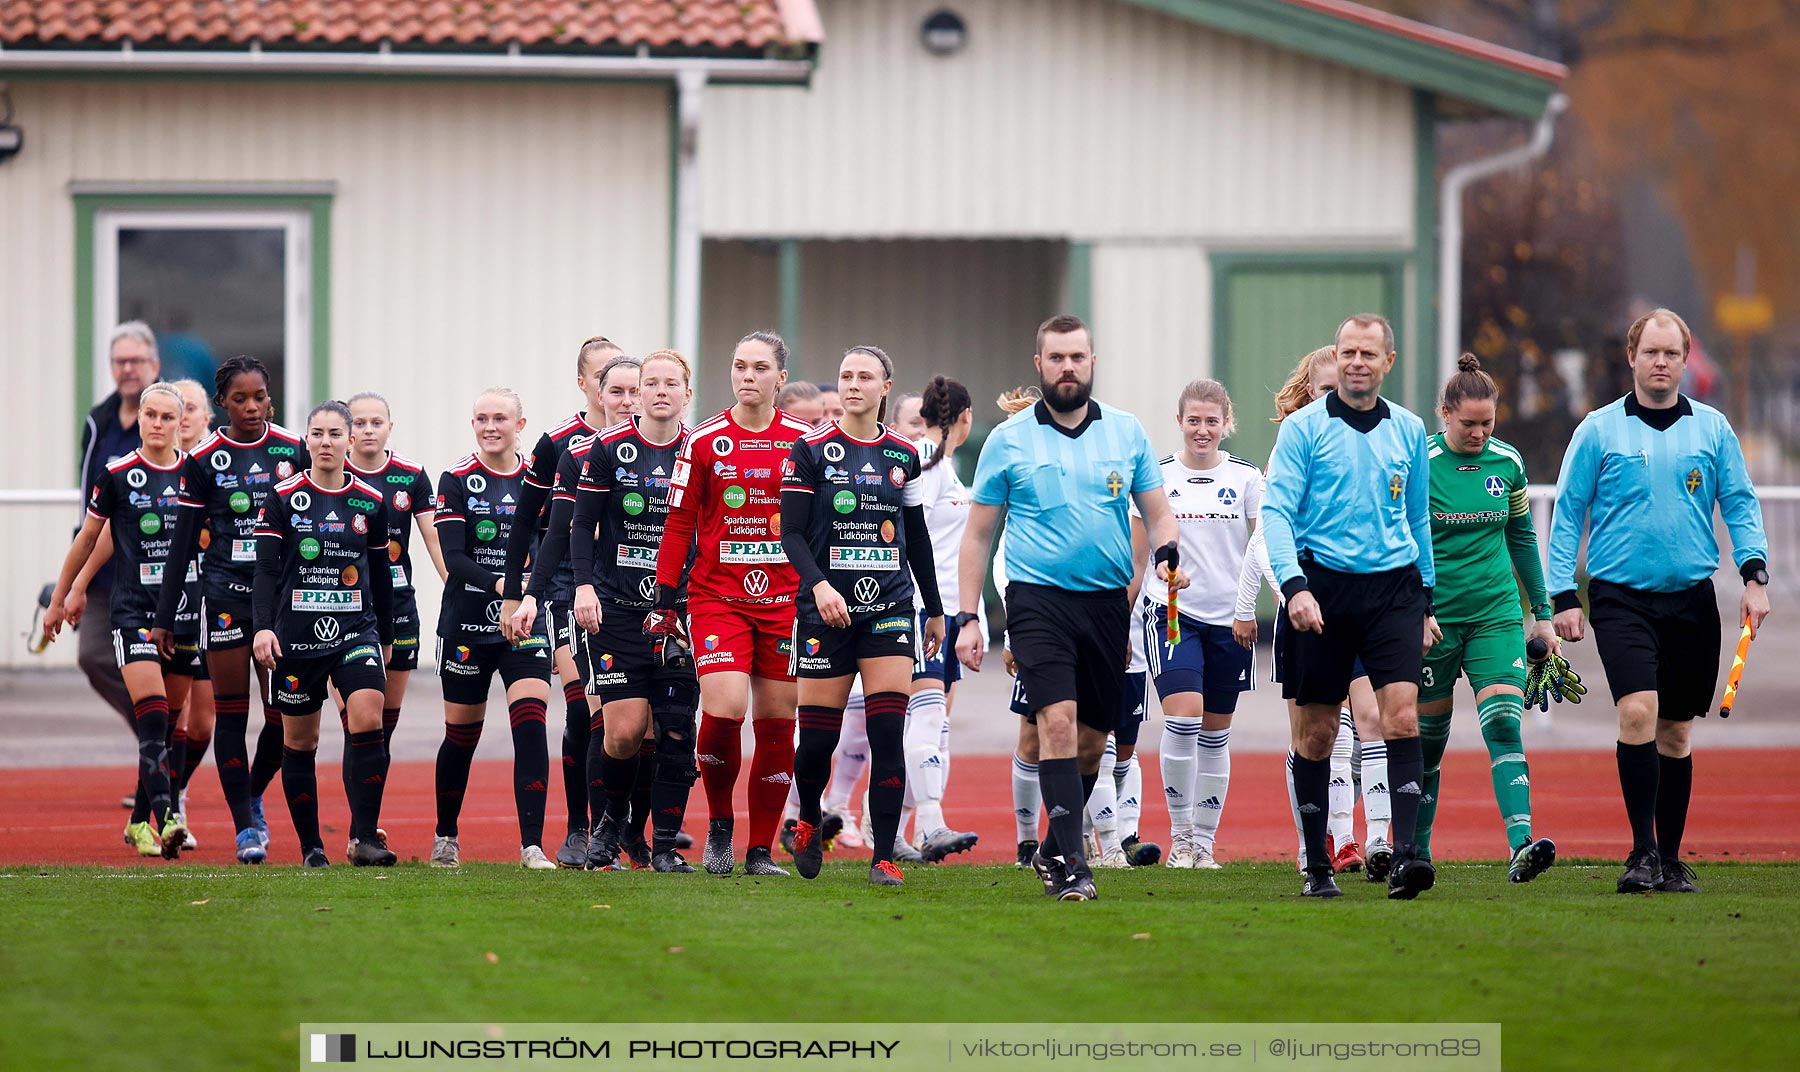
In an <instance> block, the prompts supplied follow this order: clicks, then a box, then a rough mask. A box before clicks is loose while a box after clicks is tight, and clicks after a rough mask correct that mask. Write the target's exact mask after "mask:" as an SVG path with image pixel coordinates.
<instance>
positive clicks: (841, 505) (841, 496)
mask: <svg viewBox="0 0 1800 1072" xmlns="http://www.w3.org/2000/svg"><path fill="white" fill-rule="evenodd" d="M831 508H832V509H833V510H836V511H837V512H838V513H840V514H847V513H849V512H851V511H852V510H855V509H856V492H854V491H850V490H848V489H846V490H844V491H840V492H838V493H837V494H836V495H833V496H832V497H831Z"/></svg>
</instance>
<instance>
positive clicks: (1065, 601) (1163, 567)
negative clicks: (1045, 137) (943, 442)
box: [955, 315, 1187, 901]
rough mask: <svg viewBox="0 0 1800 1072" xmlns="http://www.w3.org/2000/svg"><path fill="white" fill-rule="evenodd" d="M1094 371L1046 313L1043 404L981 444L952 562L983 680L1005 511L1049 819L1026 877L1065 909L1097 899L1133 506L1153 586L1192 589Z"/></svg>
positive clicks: (1148, 471)
mask: <svg viewBox="0 0 1800 1072" xmlns="http://www.w3.org/2000/svg"><path fill="white" fill-rule="evenodd" d="M1095 362H1096V358H1095V357H1094V347H1093V335H1092V333H1091V332H1089V331H1088V327H1087V325H1086V324H1084V323H1082V321H1081V319H1080V318H1079V317H1075V316H1069V315H1062V316H1054V317H1051V318H1050V319H1049V320H1046V321H1044V323H1043V324H1042V325H1040V326H1039V327H1038V331H1037V352H1036V353H1035V354H1034V355H1033V356H1032V363H1033V364H1034V365H1036V366H1037V370H1038V380H1039V389H1040V391H1041V393H1042V397H1041V398H1040V399H1039V401H1038V402H1037V404H1036V405H1034V406H1032V407H1031V408H1029V409H1025V410H1021V411H1019V412H1018V413H1016V414H1014V415H1013V416H1012V417H1011V418H1010V419H1009V420H1007V421H1006V422H1005V423H1004V424H1002V425H1001V426H1000V427H998V428H996V429H994V431H993V433H992V434H991V435H989V436H988V439H987V442H986V443H984V444H983V445H982V448H981V458H980V460H979V461H978V462H977V463H976V466H975V485H974V488H973V498H974V503H973V505H972V506H971V507H970V510H969V524H968V528H967V530H965V532H964V534H963V542H962V551H961V557H960V561H959V563H958V565H959V571H958V587H959V590H960V592H961V596H960V600H961V608H960V609H961V611H962V613H960V614H958V615H957V616H956V623H955V626H956V629H955V633H956V656H957V658H958V659H960V660H961V661H962V664H963V665H964V666H967V667H968V668H969V669H970V670H971V671H979V670H980V669H981V654H982V648H983V646H984V645H983V644H982V642H981V635H980V634H981V627H980V625H979V622H978V620H977V618H976V611H977V610H978V609H979V607H980V605H981V590H982V588H983V587H984V586H985V584H986V583H987V565H988V555H989V552H990V551H991V549H992V546H993V542H994V529H995V526H996V525H997V524H998V523H999V520H1000V512H1001V510H1002V509H1004V510H1006V512H1007V535H1006V562H1005V566H1006V572H1007V576H1008V577H1009V578H1011V583H1010V584H1008V585H1007V586H1006V626H1007V632H1008V635H1009V636H1010V638H1011V643H1012V654H1013V658H1014V661H1015V662H1016V663H1017V665H1018V678H1019V682H1020V684H1021V685H1022V686H1023V687H1024V692H1025V695H1026V696H1027V697H1029V698H1030V702H1031V705H1032V713H1031V714H1029V715H1027V716H1026V718H1027V719H1029V720H1030V721H1031V722H1033V723H1034V724H1035V725H1036V726H1037V732H1038V755H1039V760H1038V784H1039V785H1040V786H1041V788H1042V789H1043V794H1044V811H1045V814H1046V815H1047V816H1048V818H1049V820H1050V832H1049V834H1048V835H1047V836H1046V837H1045V838H1044V841H1043V844H1042V845H1040V846H1039V847H1038V851H1037V854H1036V855H1035V856H1034V857H1033V859H1032V867H1033V869H1035V870H1036V871H1037V873H1038V877H1039V878H1041V879H1042V880H1043V882H1044V892H1045V894H1047V895H1048V896H1050V897H1053V898H1055V899H1057V900H1061V901H1087V900H1092V899H1093V898H1094V896H1095V891H1094V876H1093V872H1092V871H1090V870H1089V869H1088V863H1087V860H1086V859H1085V858H1084V857H1083V855H1082V849H1081V813H1082V809H1083V808H1084V807H1085V806H1086V803H1087V796H1088V794H1089V793H1090V792H1092V791H1093V788H1094V783H1095V782H1096V780H1097V779H1098V776H1099V770H1100V758H1101V755H1102V753H1103V752H1104V751H1105V749H1106V738H1107V734H1109V733H1111V732H1112V730H1113V728H1114V725H1115V723H1116V722H1117V720H1118V715H1119V705H1120V697H1121V695H1122V694H1123V693H1124V690H1125V665H1126V663H1127V661H1128V660H1129V659H1130V657H1131V630H1130V619H1131V603H1130V600H1129V599H1128V598H1127V596H1126V588H1127V586H1129V585H1130V583H1131V580H1132V576H1133V574H1134V573H1135V572H1136V569H1135V567H1136V563H1134V562H1133V561H1132V556H1131V516H1130V513H1129V506H1130V504H1132V503H1135V504H1136V505H1137V508H1138V512H1139V514H1140V515H1142V517H1143V519H1144V524H1145V526H1146V529H1147V531H1148V532H1149V535H1150V542H1151V544H1152V545H1153V546H1155V547H1156V548H1157V551H1156V556H1155V561H1156V563H1157V567H1158V569H1157V576H1158V577H1159V578H1161V579H1162V580H1163V581H1165V582H1167V583H1170V584H1172V585H1173V586H1174V587H1176V588H1185V587H1186V586H1187V576H1186V574H1184V573H1182V572H1181V570H1180V568H1179V566H1180V562H1179V551H1178V550H1177V547H1176V542H1175V539H1176V528H1175V517H1174V515H1173V513H1171V512H1170V510H1169V500H1168V499H1167V498H1166V497H1164V496H1163V495H1162V494H1161V488H1162V468H1161V466H1159V465H1158V464H1157V461H1156V454H1155V452H1154V451H1153V450H1152V449H1151V447H1150V438H1149V436H1147V435H1145V434H1144V426H1143V425H1142V424H1140V423H1138V419H1137V418H1136V417H1134V416H1132V415H1131V414H1129V413H1127V412H1125V411H1124V410H1121V409H1115V408H1113V407H1112V406H1107V405H1103V404H1101V403H1099V402H1095V401H1093V399H1092V398H1091V395H1092V394H1093V389H1094V366H1095ZM1078 757H1079V758H1078ZM1059 857H1060V859H1059Z"/></svg>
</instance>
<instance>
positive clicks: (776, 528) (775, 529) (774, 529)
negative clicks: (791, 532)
mask: <svg viewBox="0 0 1800 1072" xmlns="http://www.w3.org/2000/svg"><path fill="white" fill-rule="evenodd" d="M769 535H771V536H774V537H775V538H777V539H780V538H781V511H780V510H777V511H775V512H774V513H772V514H770V515H769Z"/></svg>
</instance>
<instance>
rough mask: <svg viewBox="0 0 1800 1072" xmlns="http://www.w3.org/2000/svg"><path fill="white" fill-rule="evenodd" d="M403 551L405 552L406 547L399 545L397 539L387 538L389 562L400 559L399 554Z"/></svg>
mask: <svg viewBox="0 0 1800 1072" xmlns="http://www.w3.org/2000/svg"><path fill="white" fill-rule="evenodd" d="M405 553H406V549H405V548H403V547H401V546H400V541H399V540H389V541H388V561H389V562H398V561H400V556H401V555H402V554H405Z"/></svg>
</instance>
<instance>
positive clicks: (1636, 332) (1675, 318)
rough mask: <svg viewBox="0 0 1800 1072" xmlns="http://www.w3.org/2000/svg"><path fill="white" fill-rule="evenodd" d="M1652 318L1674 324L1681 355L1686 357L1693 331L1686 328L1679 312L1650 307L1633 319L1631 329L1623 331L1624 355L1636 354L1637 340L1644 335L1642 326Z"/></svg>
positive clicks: (1690, 346)
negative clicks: (1650, 308) (1678, 336)
mask: <svg viewBox="0 0 1800 1072" xmlns="http://www.w3.org/2000/svg"><path fill="white" fill-rule="evenodd" d="M1652 320H1663V321H1667V322H1668V323H1670V324H1673V325H1675V328H1676V330H1678V331H1680V332H1681V356H1682V357H1686V356H1687V355H1688V350H1690V349H1691V348H1692V347H1693V345H1694V333H1693V332H1691V331H1689V330H1688V326H1687V321H1685V320H1683V319H1681V314H1679V313H1677V312H1675V310H1673V309H1652V310H1650V311H1649V312H1647V313H1645V314H1644V315H1643V316H1640V317H1638V318H1637V319H1636V320H1635V321H1633V322H1632V324H1631V329H1630V330H1629V331H1627V332H1625V356H1626V357H1636V356H1637V348H1638V340H1639V339H1641V338H1643V337H1644V328H1645V327H1646V326H1648V325H1649V323H1650V321H1652Z"/></svg>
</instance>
